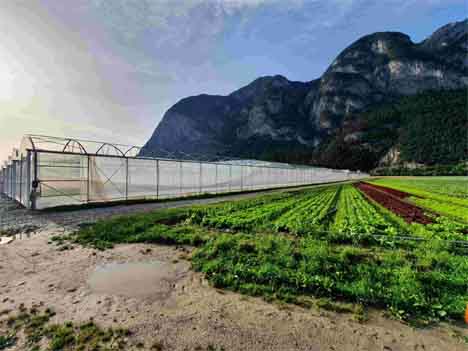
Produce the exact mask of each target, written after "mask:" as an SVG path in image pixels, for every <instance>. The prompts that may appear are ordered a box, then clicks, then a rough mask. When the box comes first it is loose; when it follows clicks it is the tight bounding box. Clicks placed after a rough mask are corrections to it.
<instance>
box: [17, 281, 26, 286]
mask: <svg viewBox="0 0 468 351" xmlns="http://www.w3.org/2000/svg"><path fill="white" fill-rule="evenodd" d="M24 284H26V282H24V281H23V282H19V283H18V284H17V285H16V286H23V285H24Z"/></svg>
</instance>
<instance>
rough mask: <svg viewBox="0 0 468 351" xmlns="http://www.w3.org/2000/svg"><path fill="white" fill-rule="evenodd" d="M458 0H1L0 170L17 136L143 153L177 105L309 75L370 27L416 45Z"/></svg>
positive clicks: (460, 9)
mask: <svg viewBox="0 0 468 351" xmlns="http://www.w3.org/2000/svg"><path fill="white" fill-rule="evenodd" d="M466 16H467V3H466V1H465V0H1V3H0V36H1V38H2V40H0V162H2V160H5V159H6V158H7V156H8V155H9V154H10V153H11V150H12V148H13V147H18V146H19V144H20V141H21V137H22V135H24V134H27V133H32V134H47V135H54V136H64V137H75V138H86V139H90V138H91V139H96V140H102V141H109V142H119V143H123V144H131V145H143V144H144V143H145V142H146V141H147V139H148V138H149V137H150V136H151V134H152V132H153V131H154V129H155V128H156V126H157V124H158V123H159V121H160V120H161V118H162V116H163V114H164V112H165V111H166V110H167V109H168V108H169V107H171V106H172V105H173V104H175V103H176V102H177V101H178V100H180V99H181V98H184V97H187V96H192V95H198V94H202V93H208V94H221V95H225V94H229V93H230V92H232V91H234V90H236V89H238V88H240V87H242V86H244V85H246V84H248V83H250V82H251V81H253V80H254V79H256V78H258V77H260V76H265V75H275V74H282V75H284V76H286V77H287V78H288V79H291V80H298V81H309V80H312V79H315V78H317V77H319V76H320V75H321V74H322V73H323V72H324V71H325V70H326V68H327V66H328V65H329V64H330V63H331V62H332V61H333V59H334V58H335V57H336V56H337V55H338V54H339V53H340V51H341V50H343V49H344V48H345V47H346V46H348V45H350V44H351V43H352V42H353V41H355V40H357V39H358V38H359V37H361V36H363V35H366V34H370V33H373V32H377V31H400V32H404V33H406V34H408V35H410V37H411V38H412V40H413V41H414V42H419V41H421V40H423V39H424V38H425V37H427V36H429V35H430V34H431V33H432V32H433V31H434V30H436V29H437V28H439V27H440V26H442V25H444V24H447V23H449V22H454V21H459V20H462V19H464V18H465V17H466Z"/></svg>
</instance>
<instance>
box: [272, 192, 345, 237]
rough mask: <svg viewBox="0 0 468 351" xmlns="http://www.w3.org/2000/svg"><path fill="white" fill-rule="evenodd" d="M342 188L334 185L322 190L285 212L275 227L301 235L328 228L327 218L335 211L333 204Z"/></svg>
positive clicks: (278, 229)
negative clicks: (326, 226)
mask: <svg viewBox="0 0 468 351" xmlns="http://www.w3.org/2000/svg"><path fill="white" fill-rule="evenodd" d="M340 189H341V187H336V186H333V187H329V188H328V189H325V190H323V191H321V192H320V193H319V194H317V196H314V197H312V198H310V199H309V200H308V201H305V202H304V203H302V204H301V205H300V206H298V207H296V208H293V209H291V210H290V211H288V212H286V213H285V214H283V215H282V216H281V217H280V218H278V219H277V220H276V221H275V222H274V223H273V226H274V228H275V229H276V230H277V231H287V232H290V233H294V234H299V235H303V234H307V233H310V232H313V231H320V230H324V229H326V228H325V225H326V223H325V220H326V219H327V218H329V217H332V215H333V213H334V206H333V205H334V203H335V202H336V198H337V196H338V194H339V191H340Z"/></svg>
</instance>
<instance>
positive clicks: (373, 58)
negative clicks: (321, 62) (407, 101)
mask: <svg viewBox="0 0 468 351" xmlns="http://www.w3.org/2000/svg"><path fill="white" fill-rule="evenodd" d="M467 43H468V20H465V21H463V22H457V23H452V24H449V25H446V26H444V27H442V28H440V29H439V30H437V31H436V32H434V33H433V34H432V35H431V36H430V37H429V38H427V39H426V40H424V41H423V42H421V43H419V44H416V43H413V42H412V41H411V40H410V38H409V37H408V36H407V35H405V34H403V33H396V32H382V33H374V34H371V35H368V36H365V37H362V38H360V39H359V40H357V41H356V42H354V43H353V44H351V45H350V46H349V47H348V48H346V49H345V50H344V51H343V52H341V53H340V54H339V55H338V57H337V58H336V59H335V60H334V61H333V62H332V64H331V65H330V67H329V68H328V69H327V70H326V72H325V73H324V74H323V76H322V77H320V78H319V79H317V80H314V81H311V82H307V83H301V82H291V81H289V80H287V79H286V78H285V77H282V76H270V77H262V78H259V79H257V80H255V81H254V82H252V83H251V84H249V85H247V86H246V87H243V88H241V89H239V90H237V91H235V92H233V93H232V94H230V95H228V96H210V95H199V96H194V97H189V98H186V99H183V100H181V101H179V102H178V103H177V104H175V105H174V106H173V107H171V108H170V109H169V110H168V111H167V112H166V114H165V115H164V117H163V120H162V121H161V123H160V124H159V125H158V127H157V128H156V130H155V132H154V134H153V136H152V137H151V138H150V140H149V141H148V142H147V144H146V145H145V147H144V149H143V150H142V154H143V155H167V151H169V152H172V153H175V155H178V156H183V154H184V153H189V154H205V155H215V154H225V155H227V154H231V155H232V154H235V155H238V156H245V155H249V156H251V157H252V156H253V157H255V156H257V157H259V156H260V155H262V154H263V153H264V152H266V151H268V150H269V149H271V148H273V149H275V148H279V149H281V148H292V147H304V148H313V147H314V146H317V145H318V144H319V143H320V142H321V141H322V140H324V138H326V137H327V136H329V135H331V134H333V133H334V131H336V130H337V128H339V127H341V126H342V123H343V120H344V119H345V118H346V117H347V116H351V115H355V114H357V113H359V112H361V111H364V110H366V109H368V108H369V107H370V106H375V105H376V104H381V103H385V102H389V101H393V100H396V99H398V98H400V97H402V96H407V95H413V94H417V93H420V92H423V91H427V90H442V89H460V88H463V87H465V86H466V85H467V84H468V58H467V49H468V44H467Z"/></svg>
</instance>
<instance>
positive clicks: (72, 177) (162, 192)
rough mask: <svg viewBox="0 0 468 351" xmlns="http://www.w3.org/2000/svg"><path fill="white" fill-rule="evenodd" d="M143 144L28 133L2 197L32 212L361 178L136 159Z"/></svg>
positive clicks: (8, 170) (4, 175)
mask: <svg viewBox="0 0 468 351" xmlns="http://www.w3.org/2000/svg"><path fill="white" fill-rule="evenodd" d="M139 151H140V148H139V147H135V146H125V145H118V144H111V143H103V142H95V141H88V140H77V139H66V138H57V137H49V136H40V135H27V136H25V137H24V138H23V140H22V143H21V146H20V148H19V149H16V150H15V151H14V152H13V154H12V155H11V156H10V158H9V160H8V161H7V162H6V163H5V165H4V166H3V167H2V168H1V170H0V192H2V193H4V194H5V195H6V196H8V197H9V198H11V199H14V200H16V201H18V202H19V203H21V204H22V205H23V206H25V207H27V208H33V209H44V208H48V207H56V206H66V205H79V204H86V203H96V202H110V201H125V200H139V199H141V200H145V199H148V200H151V199H167V198H179V197H187V196H193V195H201V194H220V193H230V192H245V191H252V190H261V189H271V188H283V187H291V186H299V185H308V184H319V183H329V182H336V181H344V180H350V179H359V178H364V177H366V176H367V174H364V173H360V172H350V171H347V170H334V169H327V168H318V167H306V166H297V165H290V164H278V163H268V162H261V161H255V160H223V161H216V162H215V161H200V160H184V159H168V158H148V157H140V156H139Z"/></svg>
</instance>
